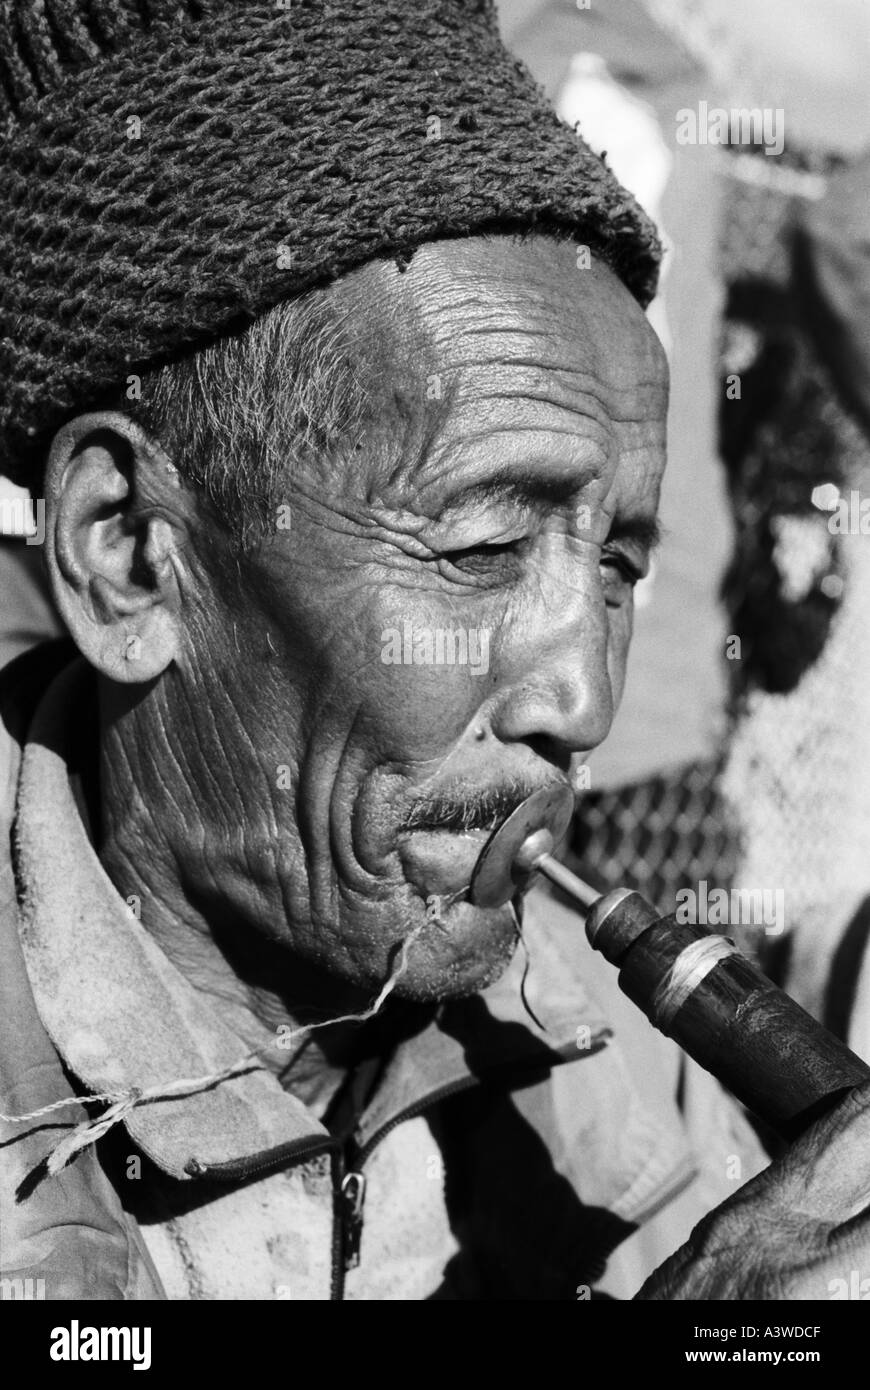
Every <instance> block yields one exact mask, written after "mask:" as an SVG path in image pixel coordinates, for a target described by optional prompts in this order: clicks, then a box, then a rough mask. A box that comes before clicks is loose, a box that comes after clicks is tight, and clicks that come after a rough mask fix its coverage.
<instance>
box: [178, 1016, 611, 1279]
mask: <svg viewBox="0 0 870 1390" xmlns="http://www.w3.org/2000/svg"><path fill="white" fill-rule="evenodd" d="M611 1037H612V1033H611V1030H610V1029H609V1028H603V1029H602V1030H601V1032H600V1034H598V1035H596V1037H595V1038H594V1040H593V1044H592V1046H591V1047H590V1048H587V1049H584V1055H585V1056H586V1057H591V1056H594V1055H595V1053H596V1052H601V1051H602V1050H603V1049H604V1048H605V1047H606V1046H607V1044H608V1042H609V1040H610V1038H611ZM559 1051H560V1052H561V1054H562V1056H563V1057H565V1058H568V1057H571V1056H572V1055H573V1049H572V1048H571V1047H565V1048H561V1049H559ZM530 1065H536V1064H530ZM502 1071H504V1072H507V1073H508V1074H518V1073H520V1072H521V1071H522V1067H517V1065H516V1063H509V1064H507V1065H506V1066H505V1067H503V1068H501V1067H495V1068H493V1069H492V1070H490V1071H488V1072H487V1075H486V1078H485V1079H486V1080H487V1081H489V1080H490V1079H492V1078H493V1077H497V1076H498V1075H499V1074H500V1073H501V1072H502ZM481 1080H482V1078H481V1077H478V1076H471V1075H468V1076H463V1077H460V1078H459V1079H458V1080H456V1081H451V1082H448V1083H447V1085H445V1086H441V1087H439V1089H438V1090H436V1091H430V1092H429V1094H428V1095H427V1096H425V1097H424V1098H423V1099H422V1100H418V1101H415V1102H414V1103H413V1104H412V1105H407V1106H405V1108H404V1110H400V1111H398V1113H397V1114H395V1115H394V1116H393V1117H392V1119H391V1120H389V1121H388V1122H387V1123H386V1124H385V1125H382V1126H381V1128H380V1129H378V1130H376V1131H375V1133H374V1134H373V1135H371V1137H370V1138H369V1139H367V1140H366V1142H365V1144H363V1145H361V1146H360V1147H359V1148H356V1146H355V1145H354V1144H353V1142H352V1141H345V1142H344V1143H342V1142H341V1141H340V1140H336V1139H335V1138H333V1137H332V1136H330V1138H328V1139H321V1138H319V1137H317V1138H314V1139H302V1140H296V1141H294V1142H293V1143H292V1144H284V1145H281V1146H280V1147H279V1148H277V1149H273V1150H271V1151H270V1152H268V1153H265V1154H257V1155H255V1156H254V1157H253V1158H252V1159H241V1160H233V1161H232V1162H230V1163H213V1164H205V1163H199V1162H198V1161H197V1160H196V1159H191V1160H190V1162H189V1163H188V1164H186V1166H185V1172H186V1173H188V1174H189V1175H190V1177H196V1178H215V1179H218V1180H219V1181H222V1182H243V1181H245V1180H246V1179H248V1178H252V1177H264V1176H265V1175H266V1174H268V1173H271V1172H277V1171H278V1170H279V1169H281V1168H286V1167H289V1166H290V1164H291V1163H294V1162H298V1161H300V1160H302V1159H306V1158H317V1157H319V1156H320V1155H321V1154H329V1155H330V1160H331V1164H330V1166H331V1176H332V1212H333V1220H332V1250H331V1271H330V1294H329V1297H330V1301H331V1302H340V1301H342V1300H343V1298H344V1282H345V1275H346V1274H347V1272H348V1270H351V1269H356V1268H357V1267H358V1265H359V1262H360V1248H361V1242H362V1232H363V1221H364V1208H365V1196H366V1185H367V1183H366V1175H365V1173H363V1171H362V1168H363V1165H364V1164H365V1163H366V1162H367V1160H368V1159H369V1158H370V1157H371V1155H372V1153H373V1152H374V1150H375V1149H376V1148H377V1147H378V1145H379V1144H381V1143H382V1142H383V1140H384V1139H386V1137H387V1135H388V1134H391V1133H392V1131H393V1130H394V1129H396V1128H397V1127H398V1126H399V1125H401V1124H404V1123H405V1121H406V1120H413V1119H416V1118H417V1116H418V1115H422V1114H424V1113H425V1112H426V1111H427V1110H430V1109H432V1107H433V1106H435V1105H440V1104H441V1102H442V1101H445V1100H448V1099H450V1098H451V1097H452V1096H455V1095H459V1094H461V1092H463V1091H469V1090H472V1089H473V1088H474V1087H475V1086H479V1085H480V1084H481Z"/></svg>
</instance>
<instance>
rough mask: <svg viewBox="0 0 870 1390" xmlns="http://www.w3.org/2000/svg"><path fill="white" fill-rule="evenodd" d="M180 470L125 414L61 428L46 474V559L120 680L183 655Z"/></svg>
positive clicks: (73, 612)
mask: <svg viewBox="0 0 870 1390" xmlns="http://www.w3.org/2000/svg"><path fill="white" fill-rule="evenodd" d="M185 500H186V498H185V493H184V490H183V489H182V488H181V486H180V479H179V476H178V473H177V472H176V470H175V469H174V468H173V466H172V465H171V464H170V462H169V460H168V459H167V458H166V456H165V455H164V454H163V453H162V452H161V451H160V450H158V449H156V448H155V447H154V445H153V444H152V443H151V442H150V441H149V439H148V438H147V436H146V435H145V433H144V432H143V431H142V430H141V429H140V428H139V426H138V425H136V424H134V422H133V421H132V420H129V419H128V418H127V417H126V416H125V415H122V414H120V413H119V412H115V411H100V412H96V413H94V414H91V415H80V416H78V417H77V418H76V419H75V420H71V421H70V422H69V423H68V424H66V425H64V426H63V428H62V429H61V430H59V431H58V433H57V434H56V435H55V437H54V440H53V442H52V445H51V449H50V451H49V456H48V462H47V465H46V476H45V503H46V531H45V547H46V559H47V561H48V569H49V574H50V578H51V586H52V590H53V593H54V599H55V602H56V604H57V606H58V608H59V610H60V612H61V615H62V617H63V619H64V621H65V623H66V625H67V627H68V628H69V631H70V634H71V636H72V638H73V640H74V641H75V643H76V645H77V646H78V648H79V650H80V651H81V652H82V654H83V655H84V656H85V657H86V658H87V659H88V661H89V662H90V663H91V665H92V666H95V667H96V668H97V670H98V671H101V672H102V673H103V675H105V676H108V677H109V678H110V679H111V680H114V681H124V682H129V683H131V684H132V683H138V682H144V681H149V680H153V679H154V678H155V677H156V676H159V675H160V674H161V673H162V672H163V671H165V670H166V668H167V667H168V666H169V665H170V664H171V662H172V661H173V660H175V658H176V657H177V656H178V654H179V651H180V639H181V627H180V623H181V611H180V610H181V593H180V589H179V574H180V568H181V567H180V565H179V561H178V552H179V550H180V548H181V547H182V546H183V544H184V541H185V538H186V534H187V532H186V525H185V516H186V510H185Z"/></svg>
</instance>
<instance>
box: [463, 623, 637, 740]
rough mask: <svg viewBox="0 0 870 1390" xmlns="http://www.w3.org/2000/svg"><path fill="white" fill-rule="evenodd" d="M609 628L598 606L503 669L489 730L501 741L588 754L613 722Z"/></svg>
mask: <svg viewBox="0 0 870 1390" xmlns="http://www.w3.org/2000/svg"><path fill="white" fill-rule="evenodd" d="M608 641H609V625H608V622H607V614H606V610H605V608H604V605H603V604H602V605H601V611H600V612H588V611H587V612H586V613H585V614H584V617H583V620H582V621H580V622H577V621H573V622H565V623H562V624H559V625H558V627H557V628H555V629H553V628H550V630H549V631H547V632H545V633H542V635H541V638H540V639H539V640H537V641H535V642H533V643H532V644H531V645H530V647H528V648H527V649H526V650H525V652H524V653H523V654H522V655H521V656H520V655H518V656H517V657H516V658H515V660H514V662H513V663H512V664H513V669H512V670H511V671H509V672H508V671H505V670H503V677H504V678H505V679H504V682H503V686H502V693H501V695H500V697H497V699H496V703H495V705H494V706H493V707H492V709H493V712H492V717H491V724H492V731H493V733H494V734H495V736H496V737H497V738H499V739H501V741H502V742H504V743H517V742H525V743H532V744H537V745H541V744H545V745H546V744H549V745H551V746H552V747H553V749H554V750H558V752H560V753H562V754H564V753H576V752H588V751H589V750H590V749H592V748H595V747H597V745H598V744H599V743H601V742H602V740H603V739H604V738H606V736H607V734H608V733H609V731H610V726H611V724H612V722H613V714H614V700H613V687H612V684H611V680H610V674H609V671H608V664H607V656H608Z"/></svg>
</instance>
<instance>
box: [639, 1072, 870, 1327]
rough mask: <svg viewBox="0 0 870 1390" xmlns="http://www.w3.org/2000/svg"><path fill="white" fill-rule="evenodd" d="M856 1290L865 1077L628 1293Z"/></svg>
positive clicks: (863, 1202)
mask: <svg viewBox="0 0 870 1390" xmlns="http://www.w3.org/2000/svg"><path fill="white" fill-rule="evenodd" d="M856 1271H857V1277H856ZM837 1281H843V1283H842V1284H840V1283H838V1282H837ZM856 1289H857V1290H860V1293H859V1294H858V1296H859V1297H860V1296H862V1295H863V1296H864V1297H870V1083H868V1084H867V1085H863V1086H860V1087H858V1088H856V1089H855V1090H854V1091H852V1092H850V1094H849V1095H848V1096H847V1097H846V1099H845V1100H843V1101H842V1102H841V1103H840V1104H839V1105H838V1106H837V1107H836V1109H835V1110H833V1111H832V1112H831V1113H830V1114H829V1115H827V1116H825V1117H824V1118H823V1119H821V1120H819V1121H818V1122H817V1123H816V1124H815V1125H814V1126H813V1127H812V1129H810V1130H808V1132H807V1133H806V1134H805V1135H803V1136H802V1138H801V1139H800V1140H798V1141H797V1142H796V1143H795V1144H793V1145H792V1147H791V1148H790V1149H789V1151H788V1153H787V1154H786V1155H785V1157H784V1158H781V1159H779V1160H778V1161H777V1162H776V1163H772V1164H771V1166H770V1167H769V1168H767V1169H765V1171H764V1172H763V1173H761V1174H760V1175H759V1176H758V1177H757V1178H753V1179H752V1181H751V1182H748V1183H747V1184H746V1186H745V1187H742V1188H741V1189H740V1191H739V1192H737V1193H735V1195H734V1196H733V1197H731V1198H729V1199H728V1201H727V1202H723V1203H722V1205H721V1206H720V1207H717V1208H716V1209H715V1211H713V1212H711V1213H710V1215H709V1216H707V1217H705V1218H704V1220H703V1221H701V1222H700V1223H699V1225H697V1226H696V1227H695V1229H694V1231H693V1232H692V1234H691V1236H690V1237H689V1239H688V1241H687V1242H686V1244H685V1245H684V1246H682V1247H681V1248H680V1249H679V1250H678V1251H677V1252H676V1254H675V1255H672V1256H671V1257H670V1259H669V1260H666V1261H665V1263H664V1264H663V1265H661V1266H660V1268H659V1269H657V1270H656V1272H655V1273H654V1274H652V1275H651V1276H650V1278H649V1279H648V1280H647V1281H646V1283H645V1284H644V1286H643V1288H642V1289H641V1290H640V1292H639V1293H638V1294H637V1295H636V1297H637V1298H639V1299H718V1300H726V1301H729V1302H731V1301H734V1302H737V1301H746V1300H751V1299H774V1300H776V1299H782V1300H785V1299H829V1298H832V1297H835V1296H836V1295H837V1293H838V1292H839V1296H840V1297H848V1296H849V1294H848V1293H846V1292H840V1291H841V1290H851V1291H852V1292H851V1296H852V1297H855V1292H854V1290H856Z"/></svg>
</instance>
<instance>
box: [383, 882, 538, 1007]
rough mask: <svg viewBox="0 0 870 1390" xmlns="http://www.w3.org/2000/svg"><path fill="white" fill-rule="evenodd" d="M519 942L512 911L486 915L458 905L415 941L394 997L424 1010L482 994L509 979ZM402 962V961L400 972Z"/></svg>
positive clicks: (427, 923)
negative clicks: (503, 978) (507, 974)
mask: <svg viewBox="0 0 870 1390" xmlns="http://www.w3.org/2000/svg"><path fill="white" fill-rule="evenodd" d="M410 935H411V934H410V933H409V937H410ZM406 939H409V938H406ZM518 941H519V938H518V936H517V928H516V923H515V920H514V917H513V913H512V912H511V910H510V908H509V907H503V908H496V909H494V910H491V911H484V910H483V909H481V908H476V907H472V906H471V905H470V904H469V903H457V904H454V906H453V907H451V908H449V909H448V910H447V911H446V912H445V913H444V914H443V917H442V918H441V919H440V920H439V919H427V920H426V921H425V922H424V924H423V925H422V926H420V928H419V930H418V931H417V932H416V933H415V934H414V935H413V940H410V941H409V945H408V949H407V953H406V966H405V969H404V970H403V971H402V973H401V975H399V977H398V979H397V980H396V985H395V988H394V990H393V994H394V996H395V997H396V998H397V999H406V1000H409V1001H413V1002H415V1003H420V1004H424V1003H425V1004H431V1003H436V1002H440V1001H442V1000H447V999H465V998H467V997H468V996H469V995H472V994H479V993H480V991H481V990H483V989H486V988H487V987H488V986H489V985H491V984H494V983H495V981H496V980H498V979H499V977H500V976H501V975H503V974H504V972H505V970H506V969H507V967H508V966H509V965H510V963H511V961H512V959H513V956H514V953H515V951H516V948H517V944H518ZM399 959H400V957H399V956H396V958H395V961H394V966H395V964H396V963H397V962H398V960H399Z"/></svg>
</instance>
